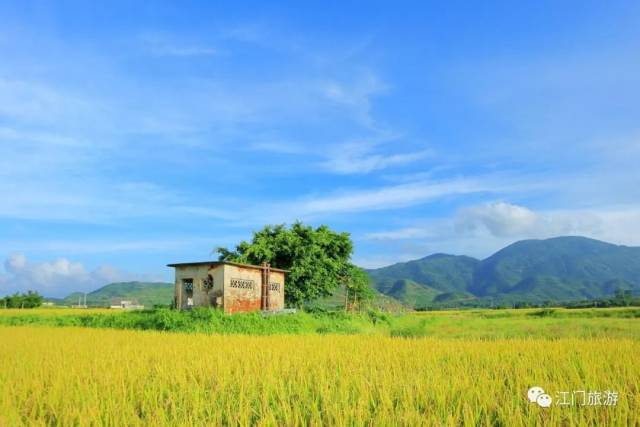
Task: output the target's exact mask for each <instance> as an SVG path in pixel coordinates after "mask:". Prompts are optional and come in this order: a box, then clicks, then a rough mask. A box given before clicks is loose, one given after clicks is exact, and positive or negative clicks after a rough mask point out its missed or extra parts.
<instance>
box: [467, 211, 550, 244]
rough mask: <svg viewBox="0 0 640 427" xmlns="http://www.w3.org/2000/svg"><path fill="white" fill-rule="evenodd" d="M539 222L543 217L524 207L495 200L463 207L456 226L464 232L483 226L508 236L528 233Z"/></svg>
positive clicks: (498, 234) (502, 235)
mask: <svg viewBox="0 0 640 427" xmlns="http://www.w3.org/2000/svg"><path fill="white" fill-rule="evenodd" d="M541 222H544V218H542V217H540V215H538V214H536V213H534V212H532V211H531V210H529V209H527V208H525V207H522V206H517V205H512V204H509V203H504V202H497V203H487V204H484V205H480V206H473V207H469V208H466V209H464V210H463V211H461V212H460V213H459V214H458V218H457V219H456V228H457V229H458V230H459V231H460V232H461V233H465V232H468V231H474V230H476V229H477V228H478V227H485V228H486V229H487V230H488V231H489V232H490V233H491V234H493V235H494V236H498V237H509V236H520V235H523V234H527V233H530V232H532V231H534V230H535V229H536V228H538V227H540V226H541V225H542V224H541Z"/></svg>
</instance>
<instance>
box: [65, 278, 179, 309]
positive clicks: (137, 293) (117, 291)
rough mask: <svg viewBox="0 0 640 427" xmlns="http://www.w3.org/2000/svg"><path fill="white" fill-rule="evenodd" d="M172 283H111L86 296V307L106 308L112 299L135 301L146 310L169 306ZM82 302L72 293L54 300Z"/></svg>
mask: <svg viewBox="0 0 640 427" xmlns="http://www.w3.org/2000/svg"><path fill="white" fill-rule="evenodd" d="M173 286H174V285H173V283H162V282H123V283H111V284H109V285H106V286H103V287H101V288H100V289H96V290H95V291H93V292H89V293H88V294H87V305H88V306H92V307H107V306H109V305H111V300H112V299H125V300H126V299H135V300H136V301H138V304H142V305H144V306H145V307H147V308H152V307H153V306H154V305H156V304H157V305H169V304H171V301H173ZM79 301H82V302H84V294H83V293H81V292H74V293H72V294H71V295H69V296H67V297H65V298H62V299H60V300H56V301H55V302H56V303H57V304H61V305H74V304H78V302H79Z"/></svg>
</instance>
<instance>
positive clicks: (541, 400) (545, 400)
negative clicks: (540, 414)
mask: <svg viewBox="0 0 640 427" xmlns="http://www.w3.org/2000/svg"><path fill="white" fill-rule="evenodd" d="M536 403H537V404H538V405H540V406H541V407H543V408H548V407H549V406H551V396H549V395H548V394H541V395H540V396H538V398H537V399H536Z"/></svg>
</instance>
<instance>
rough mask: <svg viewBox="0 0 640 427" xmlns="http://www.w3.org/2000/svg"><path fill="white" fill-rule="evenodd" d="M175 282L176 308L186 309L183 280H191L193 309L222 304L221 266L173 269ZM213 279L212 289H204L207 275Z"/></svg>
mask: <svg viewBox="0 0 640 427" xmlns="http://www.w3.org/2000/svg"><path fill="white" fill-rule="evenodd" d="M175 269H176V281H175V291H174V294H175V296H176V305H177V307H178V308H181V309H183V308H186V307H187V296H186V294H185V292H184V287H183V283H184V282H183V279H193V305H194V307H212V306H215V305H216V303H217V302H219V303H220V304H222V302H223V301H222V295H223V280H224V276H223V274H224V273H223V268H222V266H220V265H219V266H217V267H211V266H208V265H185V266H178V267H175ZM209 274H210V275H211V276H212V277H213V288H212V289H211V290H208V291H207V289H206V288H205V286H204V284H205V280H206V279H207V277H208V275H209Z"/></svg>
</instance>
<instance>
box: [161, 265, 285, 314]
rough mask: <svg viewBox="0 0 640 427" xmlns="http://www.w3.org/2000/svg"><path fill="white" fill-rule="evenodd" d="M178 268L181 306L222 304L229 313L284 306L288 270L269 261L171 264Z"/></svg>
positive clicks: (177, 298) (177, 294) (177, 289)
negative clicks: (254, 262)
mask: <svg viewBox="0 0 640 427" xmlns="http://www.w3.org/2000/svg"><path fill="white" fill-rule="evenodd" d="M168 266H169V267H173V268H175V272H176V280H175V290H174V302H175V306H176V308H178V309H179V310H188V309H191V308H194V307H215V308H221V309H223V310H224V312H225V313H229V314H231V313H238V312H249V311H259V310H262V311H278V310H282V309H284V279H285V273H287V272H288V271H287V270H281V269H278V268H271V267H270V266H269V264H266V263H264V264H263V265H249V264H239V263H235V262H227V261H204V262H186V263H180V264H168Z"/></svg>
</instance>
